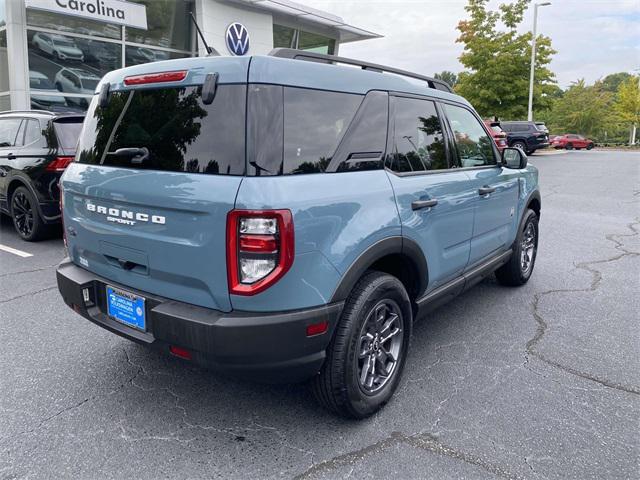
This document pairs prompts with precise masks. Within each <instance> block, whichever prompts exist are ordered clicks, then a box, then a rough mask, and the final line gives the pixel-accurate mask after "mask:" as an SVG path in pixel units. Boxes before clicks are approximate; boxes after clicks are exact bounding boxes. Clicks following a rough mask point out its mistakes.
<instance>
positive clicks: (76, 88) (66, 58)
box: [27, 30, 122, 111]
mask: <svg viewBox="0 0 640 480" xmlns="http://www.w3.org/2000/svg"><path fill="white" fill-rule="evenodd" d="M27 41H28V51H29V88H30V89H31V108H35V109H53V110H81V111H84V110H86V108H87V106H88V105H89V101H90V99H91V96H92V95H93V93H94V91H95V88H96V85H98V82H99V81H100V78H102V76H103V75H104V74H105V73H107V72H109V71H111V70H115V69H117V68H120V67H121V66H122V58H121V57H122V47H121V45H120V44H118V43H108V42H103V41H98V40H95V39H93V38H89V37H73V36H70V35H60V34H56V33H49V32H40V31H33V30H28V31H27ZM58 92H61V93H63V94H66V95H58Z"/></svg>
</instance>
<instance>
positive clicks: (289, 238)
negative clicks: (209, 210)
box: [227, 210, 295, 295]
mask: <svg viewBox="0 0 640 480" xmlns="http://www.w3.org/2000/svg"><path fill="white" fill-rule="evenodd" d="M294 255H295V252H294V234H293V217H292V216H291V212H290V211H289V210H232V211H231V212H229V214H228V215H227V274H228V278H229V292H230V293H233V294H235V295H255V294H256V293H259V292H262V291H263V290H265V289H266V288H269V287H270V286H271V285H273V284H274V283H275V282H277V281H278V280H279V279H280V278H281V277H282V276H283V275H284V274H285V273H287V271H288V270H289V269H290V268H291V265H292V264H293V258H294Z"/></svg>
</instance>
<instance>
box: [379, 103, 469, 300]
mask: <svg viewBox="0 0 640 480" xmlns="http://www.w3.org/2000/svg"><path fill="white" fill-rule="evenodd" d="M389 113H390V115H389V116H390V121H389V135H388V138H389V144H388V146H387V158H386V162H385V166H386V169H387V174H388V176H389V180H390V181H391V185H392V187H393V190H394V194H395V197H396V203H397V205H398V212H399V214H400V221H401V224H402V235H403V237H404V238H408V239H410V240H412V241H413V242H415V243H416V244H418V245H419V247H420V248H421V250H422V252H423V253H424V255H425V258H426V259H427V265H428V275H429V278H428V287H427V290H428V291H431V290H433V289H435V288H437V287H438V286H441V285H442V284H444V283H446V282H447V281H449V280H451V279H453V278H455V277H457V276H459V275H460V274H461V273H462V271H463V270H464V268H465V267H466V265H467V262H468V260H469V250H470V241H471V233H472V229H473V215H474V205H475V200H476V199H475V196H476V193H475V190H474V187H473V184H472V182H471V180H470V179H469V177H468V176H467V174H466V173H465V172H464V171H462V170H461V169H459V168H457V167H458V165H457V164H456V163H455V160H454V157H452V156H451V153H452V152H451V145H450V143H449V138H448V135H447V134H446V130H445V129H444V125H443V123H442V119H441V113H440V108H439V107H438V106H437V104H436V103H435V102H434V101H432V100H430V99H426V98H416V97H405V96H396V95H392V96H390V110H389Z"/></svg>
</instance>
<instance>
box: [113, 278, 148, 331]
mask: <svg viewBox="0 0 640 480" xmlns="http://www.w3.org/2000/svg"><path fill="white" fill-rule="evenodd" d="M106 290H107V315H108V316H109V317H110V318H112V319H113V320H115V321H117V322H119V323H122V324H123V325H126V326H128V327H131V328H135V329H136V330H141V331H143V332H144V331H146V329H147V325H146V323H147V322H146V311H145V299H144V297H141V296H139V295H136V294H135V293H131V292H127V291H126V290H122V289H120V288H115V287H112V286H111V285H107V287H106Z"/></svg>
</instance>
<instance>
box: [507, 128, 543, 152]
mask: <svg viewBox="0 0 640 480" xmlns="http://www.w3.org/2000/svg"><path fill="white" fill-rule="evenodd" d="M500 127H502V129H503V130H504V131H505V132H507V143H508V144H509V146H510V147H517V148H519V149H520V150H522V151H523V152H525V153H526V154H527V155H531V154H532V153H533V152H535V151H536V150H540V149H541V148H547V147H548V146H549V129H547V127H546V125H545V124H544V123H543V122H527V121H520V122H500Z"/></svg>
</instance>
